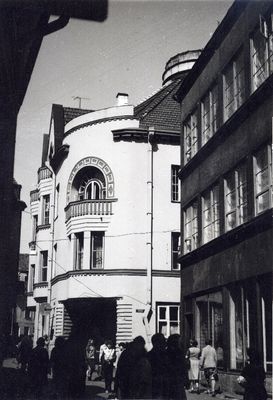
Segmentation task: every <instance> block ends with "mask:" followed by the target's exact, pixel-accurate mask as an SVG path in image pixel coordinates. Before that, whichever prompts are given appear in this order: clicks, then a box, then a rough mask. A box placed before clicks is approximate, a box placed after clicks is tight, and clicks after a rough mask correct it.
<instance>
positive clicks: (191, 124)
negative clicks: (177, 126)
mask: <svg viewBox="0 0 273 400" xmlns="http://www.w3.org/2000/svg"><path fill="white" fill-rule="evenodd" d="M194 119H195V121H194ZM187 128H189V129H187ZM183 133H184V135H183V136H184V165H186V164H187V163H188V162H189V161H190V160H191V159H192V158H193V157H194V156H195V154H196V153H197V152H198V109H197V108H196V109H195V110H194V111H193V112H192V113H191V114H190V115H189V116H188V117H187V118H186V119H185V121H184V124H183ZM188 139H189V144H187V141H188ZM188 156H189V157H188Z"/></svg>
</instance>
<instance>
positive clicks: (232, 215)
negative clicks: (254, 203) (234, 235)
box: [225, 164, 247, 231]
mask: <svg viewBox="0 0 273 400" xmlns="http://www.w3.org/2000/svg"><path fill="white" fill-rule="evenodd" d="M225 218H226V221H225V223H226V230H227V231H229V230H230V229H233V228H235V227H236V226H238V225H240V224H243V223H244V222H246V220H247V177H246V165H245V164H242V165H240V166H239V167H238V168H236V169H235V170H234V171H232V172H230V173H229V175H228V176H227V177H226V179H225Z"/></svg>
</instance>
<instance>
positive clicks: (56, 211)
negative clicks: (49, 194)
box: [55, 183, 60, 218]
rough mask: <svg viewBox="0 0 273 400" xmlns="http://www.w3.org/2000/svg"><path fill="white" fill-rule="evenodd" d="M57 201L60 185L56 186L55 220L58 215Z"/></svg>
mask: <svg viewBox="0 0 273 400" xmlns="http://www.w3.org/2000/svg"><path fill="white" fill-rule="evenodd" d="M59 199H60V184H59V183H58V185H57V186H56V199H55V218H57V217H58V215H59Z"/></svg>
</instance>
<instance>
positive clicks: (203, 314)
mask: <svg viewBox="0 0 273 400" xmlns="http://www.w3.org/2000/svg"><path fill="white" fill-rule="evenodd" d="M223 333H224V332H223V298H222V292H220V291H219V292H215V293H210V294H206V295H204V296H200V297H197V298H196V338H197V341H198V343H199V344H200V347H201V348H203V347H204V346H205V341H206V339H207V338H210V339H211V340H212V344H213V346H214V347H215V350H216V352H217V359H218V362H217V365H218V367H222V366H223Z"/></svg>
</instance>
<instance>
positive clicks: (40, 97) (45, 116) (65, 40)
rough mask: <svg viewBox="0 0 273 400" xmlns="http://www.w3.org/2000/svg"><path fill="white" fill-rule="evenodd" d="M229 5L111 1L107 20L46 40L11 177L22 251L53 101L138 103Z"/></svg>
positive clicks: (216, 0) (75, 24)
mask: <svg viewBox="0 0 273 400" xmlns="http://www.w3.org/2000/svg"><path fill="white" fill-rule="evenodd" d="M231 4H232V1H226V0H210V1H207V0H200V1H196V0H190V1H185V0H176V1H173V0H163V1H160V0H150V1H148V0H137V1H133V0H132V1H130V0H112V1H111V0H109V6H108V17H107V19H106V21H105V22H103V23H98V22H93V21H83V20H76V19H71V20H70V21H69V23H68V25H67V26H66V27H65V28H63V29H62V30H60V31H58V32H55V33H53V34H50V35H48V36H46V37H45V38H44V40H43V43H42V46H41V49H40V52H39V55H38V58H37V61H36V64H35V67H34V70H33V73H32V77H31V80H30V84H29V87H28V90H27V93H26V96H25V99H24V102H23V105H22V107H21V110H20V112H19V116H18V123H17V139H16V152H15V168H14V177H15V179H16V180H17V182H18V183H19V184H21V185H22V192H21V199H22V200H23V201H25V203H26V204H27V208H26V210H25V212H23V214H22V229H21V248H20V251H21V253H27V252H28V243H29V241H30V240H31V224H30V214H29V211H30V209H29V192H30V190H33V189H35V185H36V184H37V169H38V168H39V166H40V164H41V155H42V138H43V134H45V133H48V132H49V123H50V115H51V106H52V104H54V103H55V104H62V105H63V106H66V107H78V106H79V101H78V100H77V99H73V97H77V96H78V97H83V98H86V99H83V100H82V104H81V107H82V108H86V109H92V110H94V109H101V108H106V107H111V106H113V105H115V102H116V94H117V93H118V92H123V93H128V94H129V103H130V104H133V105H137V104H139V103H140V102H141V101H143V100H144V99H145V98H148V97H149V96H150V95H151V94H152V93H154V92H155V91H157V90H158V89H160V87H161V85H162V73H163V72H164V68H165V64H166V62H167V61H168V60H169V59H170V58H171V57H172V56H174V55H175V54H177V53H180V52H183V51H187V50H194V49H202V48H203V47H205V45H206V43H207V42H208V40H209V39H210V37H211V35H212V34H213V32H214V31H215V29H216V28H217V26H218V24H219V22H220V21H221V20H222V19H223V17H224V16H225V14H226V12H227V10H228V8H229V7H230V5H231Z"/></svg>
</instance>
